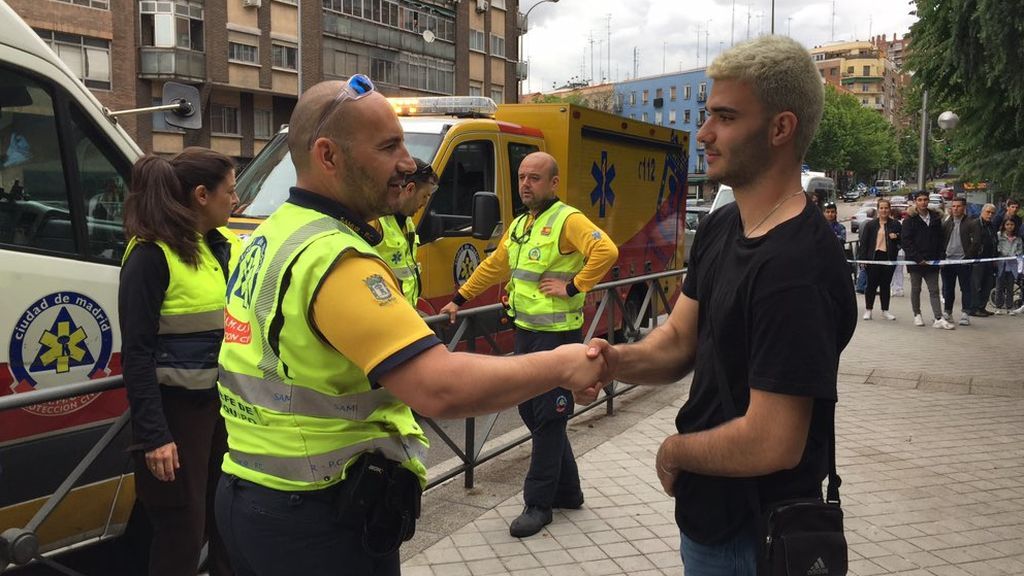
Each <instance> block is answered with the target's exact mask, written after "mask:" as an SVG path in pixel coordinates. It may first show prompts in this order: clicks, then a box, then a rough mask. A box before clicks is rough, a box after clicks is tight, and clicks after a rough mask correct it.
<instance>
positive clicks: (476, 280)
mask: <svg viewBox="0 0 1024 576" xmlns="http://www.w3.org/2000/svg"><path fill="white" fill-rule="evenodd" d="M509 230H510V228H505V233H504V234H502V235H501V240H498V247H497V248H495V249H494V252H491V255H490V256H488V257H487V258H484V261H483V262H481V263H480V265H479V266H477V267H476V270H473V273H472V274H470V276H469V279H468V280H466V282H465V283H464V284H463V285H462V286H460V287H459V295H460V296H462V297H463V298H465V299H466V300H472V299H473V298H476V297H477V296H479V295H480V294H482V293H483V292H484V291H485V290H487V289H488V288H490V287H491V286H494V285H495V284H497V283H499V282H505V281H508V279H509V277H510V276H511V272H510V271H509V268H508V250H507V249H506V248H505V241H506V240H507V239H508V233H509Z"/></svg>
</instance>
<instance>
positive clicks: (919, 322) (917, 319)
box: [914, 314, 924, 326]
mask: <svg viewBox="0 0 1024 576" xmlns="http://www.w3.org/2000/svg"><path fill="white" fill-rule="evenodd" d="M914 326H924V318H921V315H920V314H914Z"/></svg>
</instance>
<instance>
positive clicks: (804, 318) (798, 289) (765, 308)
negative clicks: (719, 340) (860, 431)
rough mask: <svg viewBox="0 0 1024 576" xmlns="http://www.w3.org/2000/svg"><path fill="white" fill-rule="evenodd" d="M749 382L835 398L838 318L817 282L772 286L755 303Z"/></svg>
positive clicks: (780, 391) (773, 389)
mask: <svg viewBox="0 0 1024 576" xmlns="http://www.w3.org/2000/svg"><path fill="white" fill-rule="evenodd" d="M751 316H752V319H751V320H752V321H751V330H752V334H751V337H750V342H751V350H750V374H749V381H750V387H751V388H753V389H757V390H763V391H765V392H774V393H778V394H790V395H793V396H806V397H812V398H819V399H823V400H833V401H834V400H836V396H837V395H836V377H837V373H838V370H839V348H840V347H839V343H838V341H839V339H840V336H839V326H838V324H839V320H838V312H837V311H836V305H835V304H834V303H833V302H831V299H830V298H829V296H828V293H827V292H826V290H825V289H824V288H822V287H818V286H794V287H787V288H784V289H782V290H777V291H773V292H772V293H770V294H766V295H764V296H761V297H759V298H757V299H756V300H755V301H754V303H753V311H752V314H751Z"/></svg>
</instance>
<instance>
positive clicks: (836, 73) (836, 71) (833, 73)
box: [828, 66, 839, 76]
mask: <svg viewBox="0 0 1024 576" xmlns="http://www.w3.org/2000/svg"><path fill="white" fill-rule="evenodd" d="M828 75H829V76H839V67H838V66H836V67H835V68H829V69H828Z"/></svg>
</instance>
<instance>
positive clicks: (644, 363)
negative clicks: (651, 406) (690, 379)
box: [615, 324, 695, 385]
mask: <svg viewBox="0 0 1024 576" xmlns="http://www.w3.org/2000/svg"><path fill="white" fill-rule="evenodd" d="M674 332H675V330H674V328H673V327H672V326H671V325H668V324H665V325H662V326H660V327H659V328H657V329H655V330H654V331H653V332H651V333H650V334H648V335H647V336H646V337H645V338H644V339H643V340H641V341H639V342H636V343H632V344H618V345H616V346H615V349H616V350H617V351H618V353H619V362H618V366H617V368H616V370H615V378H616V379H617V380H621V381H622V382H627V383H630V384H646V385H660V384H674V383H675V382H678V381H679V380H681V379H682V378H684V377H686V375H687V374H689V373H690V372H691V371H693V362H694V358H695V353H694V352H695V350H692V349H691V350H689V351H687V350H679V349H678V348H676V349H673V348H674V347H675V346H676V345H677V343H678V341H679V340H678V337H677V335H676V334H675V333H674Z"/></svg>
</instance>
